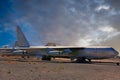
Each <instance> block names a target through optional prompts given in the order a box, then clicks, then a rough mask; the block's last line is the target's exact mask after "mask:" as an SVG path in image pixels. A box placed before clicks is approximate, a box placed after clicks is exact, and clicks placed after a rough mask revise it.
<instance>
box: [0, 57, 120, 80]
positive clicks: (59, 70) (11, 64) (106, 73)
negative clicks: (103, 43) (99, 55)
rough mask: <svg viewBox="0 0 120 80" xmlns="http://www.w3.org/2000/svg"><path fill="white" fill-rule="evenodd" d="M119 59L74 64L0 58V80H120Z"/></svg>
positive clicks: (61, 61)
mask: <svg viewBox="0 0 120 80" xmlns="http://www.w3.org/2000/svg"><path fill="white" fill-rule="evenodd" d="M117 62H120V60H119V59H106V60H97V61H96V60H94V61H92V63H75V62H71V61H70V60H68V59H55V60H52V61H41V60H37V59H27V60H23V59H20V58H7V57H5V58H2V57H0V80H120V66H117V65H116V63H117Z"/></svg>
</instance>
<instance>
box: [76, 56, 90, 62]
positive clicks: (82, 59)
mask: <svg viewBox="0 0 120 80" xmlns="http://www.w3.org/2000/svg"><path fill="white" fill-rule="evenodd" d="M76 62H77V63H91V59H87V60H86V58H85V57H80V58H77V60H76Z"/></svg>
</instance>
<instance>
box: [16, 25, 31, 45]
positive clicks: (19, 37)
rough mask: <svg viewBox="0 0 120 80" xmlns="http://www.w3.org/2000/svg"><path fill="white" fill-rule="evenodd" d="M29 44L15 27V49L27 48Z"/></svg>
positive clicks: (18, 28) (19, 29)
mask: <svg viewBox="0 0 120 80" xmlns="http://www.w3.org/2000/svg"><path fill="white" fill-rule="evenodd" d="M29 46H30V45H29V43H28V41H27V39H26V37H25V35H24V33H23V32H22V30H21V28H20V27H19V26H17V41H16V42H15V47H29Z"/></svg>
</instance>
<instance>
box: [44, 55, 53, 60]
mask: <svg viewBox="0 0 120 80" xmlns="http://www.w3.org/2000/svg"><path fill="white" fill-rule="evenodd" d="M42 60H47V61H51V57H50V56H46V55H44V56H42Z"/></svg>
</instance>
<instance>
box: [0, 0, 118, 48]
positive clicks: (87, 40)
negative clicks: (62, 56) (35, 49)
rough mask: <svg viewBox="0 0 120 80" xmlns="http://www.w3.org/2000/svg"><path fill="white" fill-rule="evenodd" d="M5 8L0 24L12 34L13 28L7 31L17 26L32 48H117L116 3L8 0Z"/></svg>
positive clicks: (102, 1) (79, 0) (100, 1)
mask: <svg viewBox="0 0 120 80" xmlns="http://www.w3.org/2000/svg"><path fill="white" fill-rule="evenodd" d="M5 4H7V5H8V4H10V5H9V6H10V7H9V8H5V9H6V10H5V12H6V14H5V15H0V17H2V18H3V20H1V21H2V22H1V23H0V24H1V25H2V26H4V29H7V31H8V30H14V31H13V32H14V34H15V27H12V29H11V28H9V27H11V26H15V25H16V24H18V25H19V26H20V27H21V28H22V29H23V31H24V33H25V35H26V36H27V38H28V40H29V41H30V43H31V45H45V44H46V43H48V42H55V43H58V44H61V45H81V46H86V45H110V46H113V47H116V46H115V45H118V43H116V42H118V41H119V38H118V37H119V36H120V27H119V26H120V22H119V19H120V6H119V4H120V1H119V0H116V1H114V0H9V1H8V2H7V3H5ZM2 7H4V5H3V6H2ZM4 16H7V17H4ZM7 26H9V27H7ZM14 36H15V35H14ZM116 39H117V40H116ZM108 41H109V43H108ZM113 42H114V43H113ZM103 43H104V44H103ZM113 44H115V45H113ZM116 48H118V46H117V47H116Z"/></svg>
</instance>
